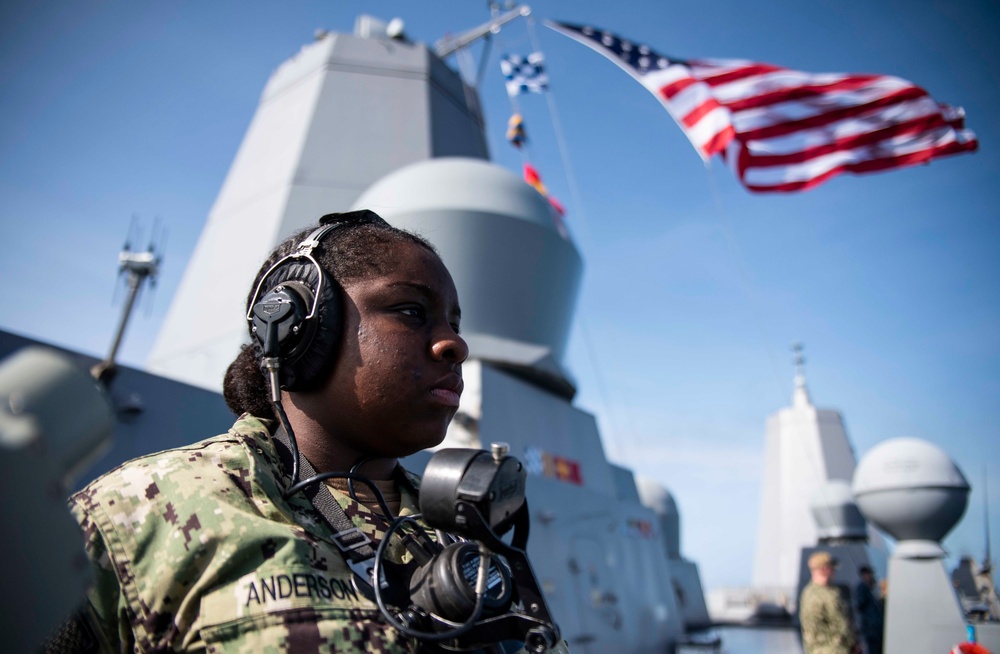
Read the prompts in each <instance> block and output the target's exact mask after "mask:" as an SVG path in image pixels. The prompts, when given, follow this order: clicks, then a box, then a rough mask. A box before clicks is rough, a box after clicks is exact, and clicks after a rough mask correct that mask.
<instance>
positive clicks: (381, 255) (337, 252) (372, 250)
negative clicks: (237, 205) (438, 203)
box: [222, 222, 437, 419]
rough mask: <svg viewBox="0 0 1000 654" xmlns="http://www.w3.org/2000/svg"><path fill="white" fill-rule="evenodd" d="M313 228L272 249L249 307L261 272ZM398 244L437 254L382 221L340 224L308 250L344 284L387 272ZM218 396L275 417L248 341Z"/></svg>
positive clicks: (236, 409)
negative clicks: (313, 248) (220, 394)
mask: <svg viewBox="0 0 1000 654" xmlns="http://www.w3.org/2000/svg"><path fill="white" fill-rule="evenodd" d="M315 229H316V227H315V226H312V227H308V228H306V229H303V230H300V231H298V232H296V233H294V234H292V235H291V236H289V237H288V238H286V239H285V240H284V241H282V242H281V243H280V244H278V246H277V247H275V248H274V250H273V251H272V252H271V255H270V256H269V257H268V258H267V259H266V260H265V261H264V263H263V264H261V267H260V270H258V271H257V275H256V276H255V277H254V280H253V283H252V284H251V285H250V291H249V293H248V295H247V309H248V310H249V308H250V302H251V301H253V297H254V291H255V290H256V288H257V285H258V284H259V283H260V281H261V276H263V275H264V274H265V273H266V272H267V271H268V270H270V268H271V266H273V265H274V264H275V263H277V262H278V261H279V260H280V259H282V258H283V257H285V256H288V255H289V254H291V253H292V252H294V251H295V250H296V249H297V248H298V246H299V244H300V243H301V242H302V241H303V239H305V238H306V237H307V236H309V234H310V233H311V232H313V231H314V230H315ZM401 244H412V245H418V246H420V247H423V248H425V249H427V250H428V251H429V252H432V253H434V255H435V256H437V251H436V250H435V249H434V246H432V245H431V244H430V243H428V242H427V241H426V240H424V239H423V238H421V237H419V236H417V235H416V234H412V233H410V232H407V231H405V230H402V229H398V228H396V227H392V226H391V225H389V224H388V223H385V222H364V223H359V224H351V223H348V224H344V225H343V226H341V227H338V228H336V229H334V230H333V231H331V232H328V233H327V234H326V236H324V237H323V240H322V241H321V243H320V244H319V246H318V247H316V249H315V250H313V253H312V254H313V257H314V258H315V259H316V261H317V262H319V264H320V266H322V268H323V270H324V271H325V272H326V274H327V275H328V276H329V277H330V278H331V279H333V280H334V281H336V282H337V283H338V284H339V285H340V286H341V287H343V286H344V285H345V284H347V283H349V282H352V281H357V280H359V279H367V278H369V277H376V276H379V275H383V274H385V273H387V272H389V270H391V268H392V266H393V265H394V264H395V262H396V260H397V259H396V257H395V256H394V251H395V249H396V247H397V246H399V245H401ZM341 292H342V291H341ZM222 395H223V397H224V398H225V400H226V405H227V406H228V407H229V409H230V410H231V411H232V412H233V413H235V414H236V415H242V414H243V413H250V414H253V415H255V416H257V417H258V418H268V419H274V418H275V414H274V407H273V406H272V404H271V394H270V390H269V388H268V382H267V380H266V379H265V377H264V374H263V373H262V372H261V369H260V362H259V359H258V356H257V353H256V351H255V348H254V346H253V345H252V344H247V345H243V346H242V347H241V348H240V352H239V354H238V355H237V356H236V359H235V360H234V361H233V362H232V363H231V364H229V368H228V369H227V370H226V376H225V379H224V380H223V384H222Z"/></svg>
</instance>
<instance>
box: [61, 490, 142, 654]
mask: <svg viewBox="0 0 1000 654" xmlns="http://www.w3.org/2000/svg"><path fill="white" fill-rule="evenodd" d="M88 499H89V496H88V495H87V493H86V491H81V492H80V493H77V494H76V495H74V496H73V497H71V498H70V500H69V507H70V511H71V512H72V513H73V517H74V518H76V520H77V522H78V523H79V524H80V528H81V529H82V530H83V537H84V547H85V550H86V553H87V559H88V560H89V562H90V567H91V570H92V571H93V574H94V582H93V585H92V586H91V587H90V590H88V592H87V604H88V606H87V607H86V608H85V609H84V610H83V611H82V612H81V616H80V618H81V619H83V620H86V621H87V622H88V623H90V624H91V625H92V626H93V627H94V628H95V631H97V632H98V634H97V637H98V639H99V640H101V641H102V643H101V644H102V645H103V647H102V650H103V649H108V650H109V651H128V650H131V649H132V641H133V638H132V629H131V626H130V621H129V616H128V607H127V603H126V602H125V598H124V596H123V594H122V590H121V585H120V583H119V580H118V572H117V571H116V570H115V567H114V563H113V562H112V560H111V556H110V555H109V553H108V547H107V543H106V542H105V539H104V535H103V534H102V532H101V529H100V527H99V526H98V519H97V517H96V516H95V515H94V513H96V512H98V511H100V507H99V506H97V505H94V504H91V503H90V502H88ZM88 504H90V506H89V507H88Z"/></svg>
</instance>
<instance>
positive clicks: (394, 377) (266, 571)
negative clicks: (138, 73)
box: [71, 211, 469, 653]
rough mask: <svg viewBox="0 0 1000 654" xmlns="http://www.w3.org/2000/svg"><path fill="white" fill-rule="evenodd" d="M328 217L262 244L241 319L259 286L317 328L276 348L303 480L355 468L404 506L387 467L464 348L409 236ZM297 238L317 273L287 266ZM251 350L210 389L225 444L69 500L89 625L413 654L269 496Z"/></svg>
mask: <svg viewBox="0 0 1000 654" xmlns="http://www.w3.org/2000/svg"><path fill="white" fill-rule="evenodd" d="M328 218H329V217H328ZM332 218H333V220H334V221H335V222H336V223H337V224H338V227H337V228H335V229H333V230H332V231H328V232H325V234H323V235H322V236H318V235H317V234H314V233H313V229H315V228H311V229H309V230H303V231H301V232H299V233H297V234H294V235H292V236H290V237H289V238H288V239H286V240H285V241H284V242H283V243H281V244H279V245H278V247H277V248H276V249H275V250H274V251H273V252H272V253H271V256H270V257H269V258H268V259H267V260H266V261H265V262H264V263H263V264H262V266H261V268H260V270H259V272H258V273H257V276H256V278H255V279H254V280H253V282H252V284H251V285H250V292H249V294H248V298H247V305H246V309H245V310H248V311H249V310H251V309H252V308H253V306H254V304H255V303H256V298H257V297H258V294H257V290H256V289H257V288H258V286H260V287H261V288H263V289H265V291H264V292H266V293H277V292H278V289H279V288H281V289H283V290H282V291H281V292H283V293H284V292H286V291H288V290H289V289H291V290H292V291H295V293H297V294H298V295H299V296H304V294H308V293H309V292H310V291H311V292H312V293H313V294H315V295H317V296H318V300H317V301H316V302H315V305H316V306H317V312H316V314H315V315H316V318H315V320H313V319H310V321H311V322H310V321H304V322H303V323H301V327H302V328H301V329H297V330H291V329H288V330H286V332H285V333H286V337H287V342H286V341H285V340H282V341H281V353H280V359H281V361H282V368H281V374H282V377H281V381H280V384H279V387H280V406H281V407H283V410H284V412H285V413H286V414H287V421H288V425H289V426H290V427H291V428H292V431H293V433H294V434H295V438H296V440H297V443H298V447H299V450H300V452H301V454H302V456H304V457H305V459H306V460H308V462H309V463H310V464H311V466H312V467H313V468H314V469H315V470H316V471H317V472H350V471H352V470H355V469H356V471H357V472H358V474H361V475H364V476H366V477H367V478H369V479H371V480H373V481H374V482H375V483H376V484H387V485H388V486H389V487H393V486H395V487H396V488H398V490H399V507H398V508H399V513H402V514H405V513H408V512H409V513H412V512H413V511H414V510H415V508H414V496H415V490H414V489H413V488H411V487H410V486H411V485H413V484H414V480H413V479H412V478H408V477H404V476H403V475H401V473H400V471H399V464H398V462H397V459H398V458H399V457H403V456H407V455H409V454H413V453H414V452H417V451H419V450H422V449H426V448H429V447H432V446H434V445H437V444H439V443H440V442H441V441H442V440H443V439H444V436H445V433H446V430H447V427H448V423H449V422H450V421H451V419H452V417H454V415H455V412H456V411H457V408H458V404H459V398H460V395H461V392H462V376H461V365H462V362H463V361H464V360H465V359H466V357H467V356H468V354H469V350H468V346H467V345H466V343H465V341H464V340H463V339H462V338H461V336H459V334H458V330H459V320H460V315H461V311H460V309H459V303H458V294H457V291H456V290H455V284H454V282H453V281H452V279H451V275H450V274H449V273H448V270H447V269H446V268H445V266H444V263H443V262H442V261H441V259H440V257H439V256H438V255H437V253H436V252H435V251H434V249H433V247H432V246H430V244H428V243H427V242H426V241H424V240H423V239H421V238H419V237H417V236H414V235H412V234H409V233H407V232H404V231H402V230H398V229H395V228H393V227H391V226H389V225H388V224H387V223H385V222H384V221H382V220H381V219H380V218H378V216H376V215H375V214H373V213H372V212H368V211H361V212H351V213H350V214H342V215H334V216H332ZM307 237H310V238H309V239H308V241H307V242H308V243H314V244H316V245H315V246H314V247H312V249H311V256H312V257H313V258H314V259H315V261H316V264H315V265H314V264H313V263H312V260H305V259H303V258H302V257H300V256H298V253H300V252H301V248H303V247H305V246H306V244H305V243H304V241H306V240H307ZM293 253H296V254H295V256H293V258H291V259H288V258H287V257H288V255H292V254H293ZM274 266H276V268H274V270H272V267H274ZM318 267H321V269H322V273H324V275H325V276H323V277H322V279H323V282H322V284H321V283H320V281H319V279H317V277H318V275H319V272H320V270H319V268H318ZM268 289H270V290H268ZM296 289H297V290H296ZM317 289H319V290H321V291H322V292H316V291H317ZM262 297H272V296H270V295H268V296H262ZM300 303H301V305H302V306H311V305H312V304H313V302H312V300H311V299H308V300H305V299H303V300H302V301H301V302H300ZM274 306H275V304H274V302H273V301H271V300H268V302H265V303H261V310H262V311H265V312H271V310H272V309H273V308H274ZM275 315H279V314H275V313H273V312H271V313H268V319H270V318H271V317H272V316H275ZM302 315H303V316H305V312H303V313H302ZM259 331H260V330H258V333H259ZM272 342H273V341H272ZM262 345H263V344H262V343H260V342H258V343H257V344H256V345H255V346H250V345H247V346H244V347H243V348H242V350H241V351H240V353H239V355H238V356H237V357H236V359H235V360H234V361H233V363H232V364H231V365H230V366H229V369H228V370H227V372H226V376H225V381H224V384H223V395H224V397H225V399H226V403H227V405H228V406H229V407H230V409H232V410H233V412H234V414H235V415H241V416H242V418H240V420H239V421H238V422H237V423H236V425H235V426H234V427H233V429H232V430H230V432H229V433H228V434H225V435H223V436H219V437H216V438H211V439H209V440H207V441H203V442H201V443H199V444H196V445H193V446H190V447H186V448H181V449H177V450H173V451H170V452H165V453H160V454H154V455H151V456H147V457H144V458H140V459H137V460H135V461H133V462H130V463H127V464H125V465H124V466H122V467H120V468H118V469H117V470H115V471H113V472H111V473H110V474H108V475H106V476H104V477H102V478H101V479H99V480H97V481H96V482H94V483H92V484H91V485H90V486H88V487H87V488H86V489H84V490H83V491H82V492H80V493H78V494H77V495H75V496H74V497H73V498H72V502H71V503H72V508H73V510H74V511H75V513H76V515H77V517H78V519H79V520H80V523H81V525H82V526H83V530H84V533H85V536H86V539H87V542H88V548H89V553H90V556H91V559H92V563H93V564H94V566H95V567H96V569H97V576H98V582H97V585H96V587H95V588H94V589H93V591H92V593H91V595H90V598H91V604H92V609H91V610H90V611H89V615H90V616H91V617H92V618H96V621H97V623H98V624H99V626H100V627H99V631H100V632H101V633H102V634H103V636H104V637H105V639H106V640H107V643H106V645H107V647H108V649H110V650H112V651H130V650H135V651H142V652H147V651H192V652H199V651H207V652H281V651H295V652H392V653H394V652H402V651H416V650H417V649H418V644H417V643H416V642H415V641H413V640H407V639H404V638H402V637H401V636H400V635H399V634H398V633H397V632H396V631H394V630H393V629H392V628H390V627H388V626H387V625H386V624H384V623H383V622H382V618H381V617H380V614H379V612H378V611H377V610H376V607H375V606H374V605H373V604H372V603H371V602H368V601H367V600H365V599H364V598H363V597H361V596H360V595H359V594H358V593H356V592H355V591H353V590H352V588H353V586H352V585H351V584H350V583H349V580H350V575H349V574H348V572H347V565H346V562H345V560H344V558H343V555H342V554H341V553H340V552H339V549H338V548H337V546H336V545H334V544H332V543H330V542H329V540H328V539H329V537H330V536H331V529H330V528H329V527H328V526H327V525H325V524H324V521H323V520H322V519H321V518H320V515H319V514H318V513H317V512H316V511H315V510H314V509H313V508H312V506H311V504H310V501H309V500H308V499H307V498H305V497H302V496H301V494H293V495H292V496H291V497H290V498H289V499H288V500H284V499H282V498H283V491H284V490H285V489H287V488H289V485H290V483H291V479H290V478H289V475H288V474H287V471H286V470H285V469H284V468H283V466H282V462H281V461H280V460H279V456H278V454H276V453H277V452H279V451H280V450H279V449H277V448H276V446H275V442H274V441H275V438H274V436H275V431H274V429H275V428H276V425H277V419H278V418H279V417H280V411H278V407H279V405H278V404H273V403H272V397H271V392H270V391H271V389H270V383H269V379H268V378H267V377H265V376H264V374H263V373H262V370H261V364H262V356H263V353H262V347H261V346H262ZM300 346H301V347H300ZM178 410H183V407H178ZM288 467H291V465H290V464H289V465H288ZM333 494H334V496H335V497H337V499H338V501H339V503H340V504H341V506H342V507H343V508H344V510H345V512H346V514H347V516H348V517H349V518H350V519H351V520H352V521H353V523H354V524H355V525H357V526H359V527H361V528H362V530H364V531H365V532H367V533H368V534H369V535H370V536H372V537H374V538H376V539H377V538H378V537H379V536H380V533H381V531H380V530H382V529H384V528H386V525H385V524H384V523H382V522H379V521H378V520H377V519H376V518H374V516H373V514H372V512H371V511H369V510H368V509H367V508H366V507H364V506H361V505H359V504H358V503H356V502H353V501H352V500H350V498H349V497H347V496H346V495H344V494H342V493H341V494H338V493H337V492H334V493H333ZM390 510H393V509H392V507H390ZM394 538H395V537H394ZM399 555H400V550H399V548H398V547H395V548H394V549H393V550H391V551H390V557H392V556H395V557H398V556H399Z"/></svg>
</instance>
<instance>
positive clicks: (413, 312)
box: [397, 307, 424, 318]
mask: <svg viewBox="0 0 1000 654" xmlns="http://www.w3.org/2000/svg"><path fill="white" fill-rule="evenodd" d="M397 310H398V311H399V312H400V313H402V314H403V315H406V316H412V317H414V318H422V317H423V316H424V310H423V308H422V307H403V308H401V309H397Z"/></svg>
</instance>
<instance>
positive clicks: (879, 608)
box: [854, 565, 884, 654]
mask: <svg viewBox="0 0 1000 654" xmlns="http://www.w3.org/2000/svg"><path fill="white" fill-rule="evenodd" d="M858 576H859V577H860V578H861V581H859V582H858V584H857V586H855V587H854V606H855V608H856V609H857V611H858V621H859V622H860V624H859V627H860V628H859V631H860V632H861V637H862V638H863V639H864V641H865V654H882V633H883V630H884V621H883V608H884V606H883V603H882V602H883V600H882V598H881V597H880V594H879V592H878V591H877V590H876V586H875V571H874V570H872V569H871V566H867V565H863V566H861V568H860V569H859V570H858Z"/></svg>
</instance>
